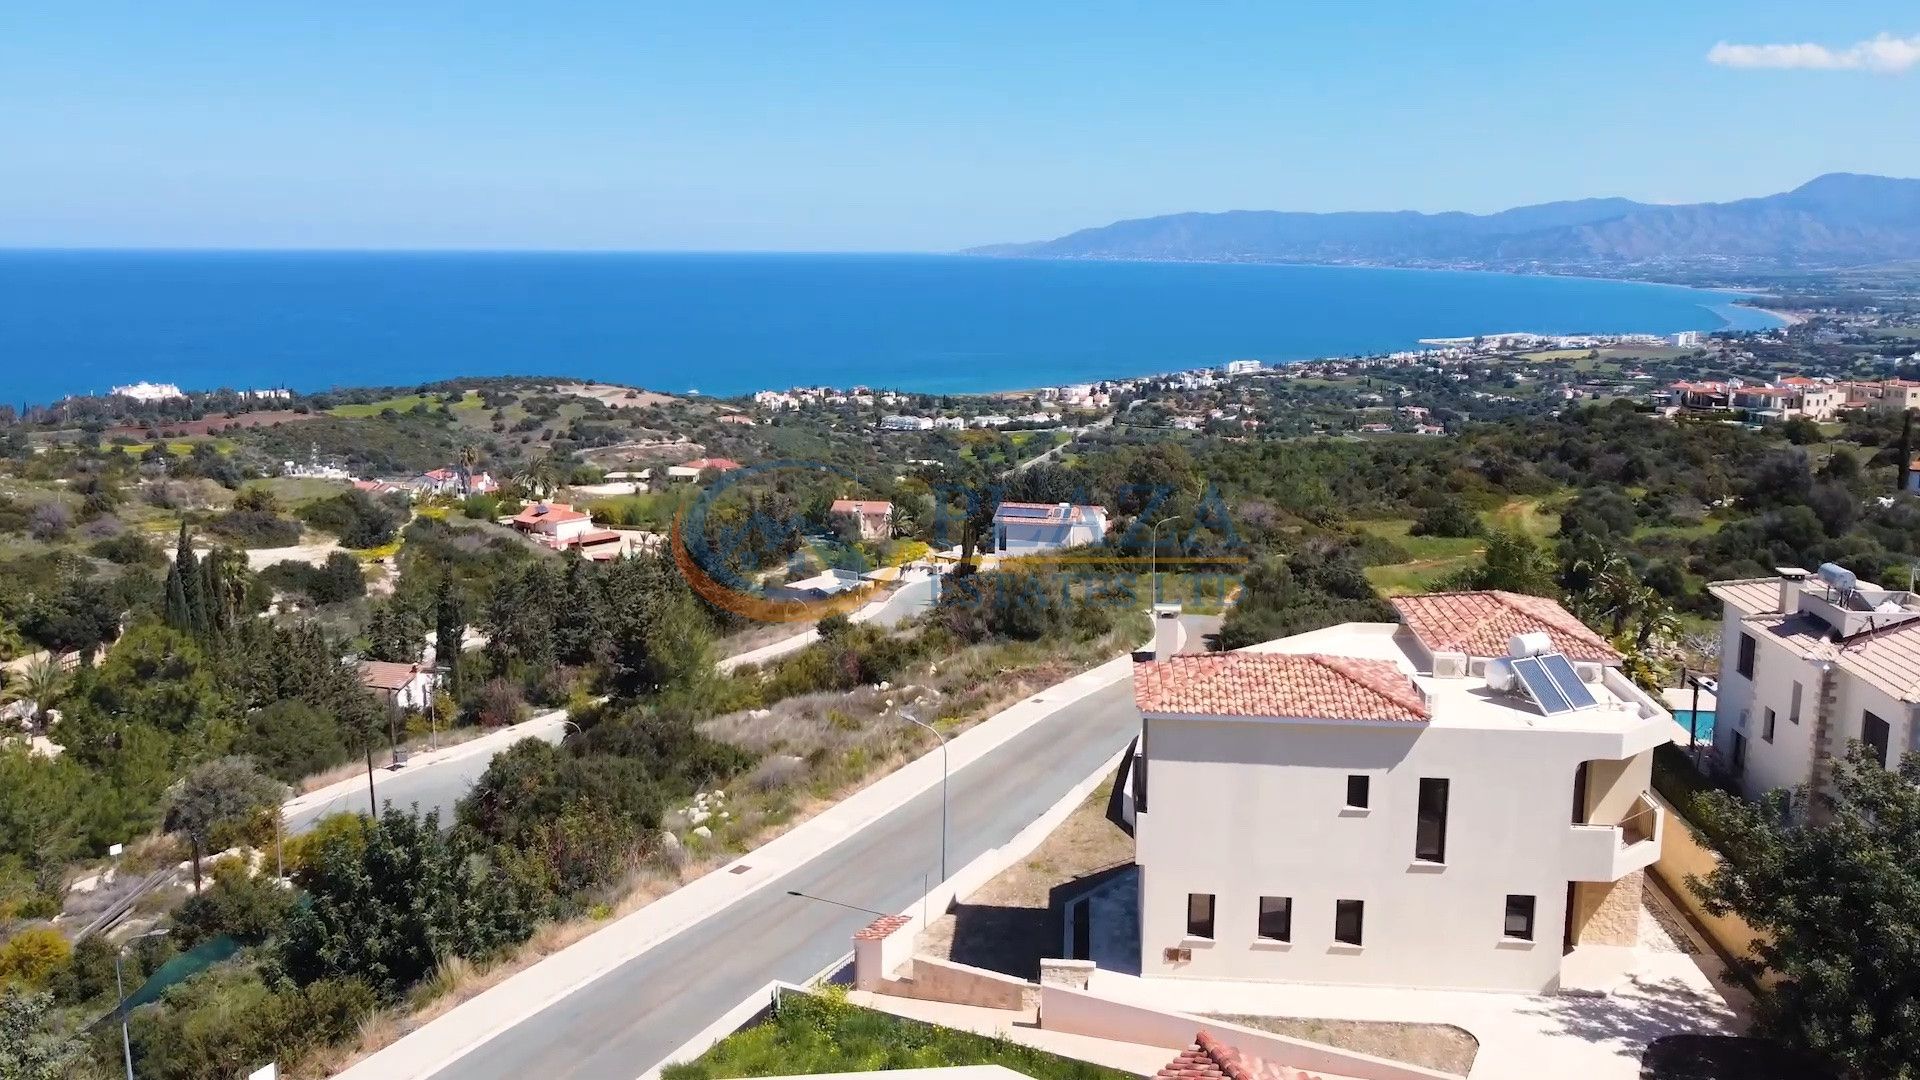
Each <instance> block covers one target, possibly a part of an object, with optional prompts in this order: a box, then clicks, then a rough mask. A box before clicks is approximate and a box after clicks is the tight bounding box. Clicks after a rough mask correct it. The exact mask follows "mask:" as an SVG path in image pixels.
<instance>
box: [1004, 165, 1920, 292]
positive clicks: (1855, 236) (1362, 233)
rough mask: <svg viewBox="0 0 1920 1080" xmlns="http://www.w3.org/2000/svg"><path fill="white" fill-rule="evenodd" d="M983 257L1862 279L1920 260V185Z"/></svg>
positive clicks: (1173, 238)
mask: <svg viewBox="0 0 1920 1080" xmlns="http://www.w3.org/2000/svg"><path fill="white" fill-rule="evenodd" d="M970 254H977V255H995V256H1003V257H1014V258H1064V259H1164V260H1180V261H1199V262H1295V263H1357V264H1368V265H1377V266H1457V267H1476V268H1495V269H1549V270H1564V271H1576V270H1577V271H1591V272H1602V273H1604V272H1617V271H1625V270H1632V269H1644V268H1647V267H1658V266H1677V267H1692V268H1701V269H1704V268H1714V267H1718V268H1726V269H1738V268H1742V267H1752V268H1781V269H1817V268H1827V267H1841V266H1861V265H1872V264H1879V263H1889V262H1896V261H1901V260H1906V259H1914V258H1920V180H1904V179H1894V178H1891V177H1884V176H1861V175H1857V174H1853V173H1831V174H1828V175H1826V176H1822V177H1819V178H1817V179H1814V180H1811V181H1809V182H1807V183H1806V184H1803V185H1802V186H1800V187H1798V188H1795V189H1794V190H1792V191H1789V192H1784V193H1782V194H1779V195H1767V196H1762V197H1760V198H1754V199H1740V200H1738V201H1736V202H1726V203H1697V204H1694V205H1689V206H1656V205H1650V204H1647V203H1638V202H1634V201H1632V200H1631V199H1581V200H1578V201H1574V202H1555V203H1544V204H1541V205H1539V206H1523V207H1519V208H1517V209H1513V210H1503V211H1501V212H1499V213H1497V214H1466V213H1459V212H1453V213H1442V214H1422V213H1416V212H1414V211H1410V210H1407V211H1393V212H1350V213H1337V214H1302V213H1289V212H1285V211H1277V210H1234V211H1229V212H1226V213H1217V214H1201V213H1187V214H1169V215H1166V216H1163V217H1152V218H1140V219H1138V220H1133V221H1120V222H1115V223H1114V224H1112V225H1107V226H1103V227H1101V228H1095V229H1082V230H1081V231H1079V232H1076V233H1071V234H1069V235H1067V236H1063V237H1060V238H1059V239H1057V240H1043V241H1039V242H1037V243H1027V244H998V245H993V246H990V247H982V248H975V249H973V250H972V251H971V252H970Z"/></svg>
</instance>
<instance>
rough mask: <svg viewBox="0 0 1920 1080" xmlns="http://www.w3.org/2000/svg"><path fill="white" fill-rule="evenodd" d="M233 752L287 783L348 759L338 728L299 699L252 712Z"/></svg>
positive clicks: (345, 745)
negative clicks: (256, 762)
mask: <svg viewBox="0 0 1920 1080" xmlns="http://www.w3.org/2000/svg"><path fill="white" fill-rule="evenodd" d="M233 748H234V750H235V751H237V752H238V753H241V754H245V755H248V756H250V757H252V758H253V759H254V760H256V761H258V762H259V763H260V767H261V769H262V770H264V771H265V772H266V774H267V775H269V776H272V777H275V778H277V779H280V780H284V781H286V782H287V783H293V782H295V781H298V780H300V779H301V778H302V777H307V776H312V775H314V774H315V773H318V772H324V771H325V770H327V769H330V768H332V767H334V766H335V765H338V764H340V763H341V762H343V761H345V760H347V758H348V757H349V756H350V755H351V751H350V750H349V749H348V747H347V741H346V736H345V733H344V732H343V731H342V730H341V727H340V724H339V723H338V722H337V721H335V720H334V719H333V718H332V717H331V716H328V715H327V714H325V713H323V712H321V711H320V710H319V709H317V708H315V707H314V706H312V705H310V704H308V703H307V702H305V701H302V700H300V699H299V698H287V699H285V700H281V701H276V702H273V703H272V704H270V705H267V706H266V707H265V708H261V709H257V710H255V711H254V712H253V713H252V714H251V715H249V716H248V717H247V720H246V729H245V730H243V731H242V732H241V733H240V737H239V738H238V739H237V740H235V742H234V746H233Z"/></svg>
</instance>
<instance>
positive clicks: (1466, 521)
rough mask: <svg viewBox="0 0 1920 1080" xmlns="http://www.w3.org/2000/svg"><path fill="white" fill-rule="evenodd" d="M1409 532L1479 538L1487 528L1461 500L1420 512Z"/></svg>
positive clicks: (1430, 507)
mask: <svg viewBox="0 0 1920 1080" xmlns="http://www.w3.org/2000/svg"><path fill="white" fill-rule="evenodd" d="M1407 531H1408V532H1409V533H1410V534H1412V535H1414V536H1479V535H1481V534H1482V533H1484V532H1486V531H1487V527H1486V525H1485V523H1483V522H1482V521H1481V520H1480V516H1479V515H1478V514H1475V513H1474V512H1473V511H1471V510H1469V509H1467V507H1466V506H1465V505H1463V504H1462V503H1461V502H1460V501H1459V500H1457V499H1447V500H1444V501H1442V502H1440V503H1438V504H1436V505H1434V506H1429V507H1427V508H1426V509H1425V510H1422V511H1420V516H1419V517H1417V518H1415V519H1414V522H1413V527H1412V528H1411V529H1408V530H1407Z"/></svg>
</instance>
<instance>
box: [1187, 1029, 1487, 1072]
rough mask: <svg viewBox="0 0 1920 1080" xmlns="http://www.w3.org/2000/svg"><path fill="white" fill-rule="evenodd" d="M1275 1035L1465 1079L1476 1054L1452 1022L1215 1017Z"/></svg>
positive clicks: (1475, 1042) (1476, 1045)
mask: <svg viewBox="0 0 1920 1080" xmlns="http://www.w3.org/2000/svg"><path fill="white" fill-rule="evenodd" d="M1214 1019H1217V1020H1225V1021H1226V1022H1227V1023H1230V1024H1239V1025H1240V1026H1242V1027H1250V1028H1254V1029H1257V1030H1259V1031H1271V1032H1273V1033H1274V1034H1275V1035H1287V1036H1291V1037H1293V1038H1296V1039H1306V1040H1307V1041H1309V1042H1317V1043H1325V1044H1326V1045H1328V1046H1337V1047H1340V1048H1341V1049H1343V1050H1355V1051H1358V1052H1360V1053H1362V1054H1372V1055H1373V1056H1375V1057H1383V1058H1388V1059H1390V1060H1393V1061H1402V1062H1405V1063H1407V1064H1408V1065H1419V1066H1422V1067H1424V1068H1428V1069H1438V1070H1440V1071H1441V1072H1445V1073H1453V1074H1454V1075H1456V1076H1465V1075H1467V1070H1469V1069H1471V1068H1473V1059H1474V1056H1475V1055H1476V1054H1478V1053H1479V1052H1480V1043H1479V1040H1477V1039H1475V1038H1474V1037H1473V1036H1472V1035H1470V1034H1468V1033H1467V1032H1465V1031H1463V1030H1461V1029H1460V1028H1457V1027H1454V1026H1453V1025H1451V1024H1396V1023H1391V1022H1388V1021H1383V1020H1300V1019H1294V1018H1291V1017H1281V1016H1218V1017H1215V1018H1214Z"/></svg>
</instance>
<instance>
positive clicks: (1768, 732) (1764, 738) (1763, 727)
mask: <svg viewBox="0 0 1920 1080" xmlns="http://www.w3.org/2000/svg"><path fill="white" fill-rule="evenodd" d="M1775 719H1777V718H1776V717H1775V716H1774V714H1773V710H1772V709H1768V710H1767V714H1766V717H1765V718H1764V719H1763V720H1762V721H1761V724H1760V741H1761V742H1772V741H1773V724H1774V721H1775Z"/></svg>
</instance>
